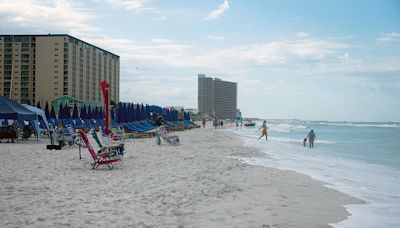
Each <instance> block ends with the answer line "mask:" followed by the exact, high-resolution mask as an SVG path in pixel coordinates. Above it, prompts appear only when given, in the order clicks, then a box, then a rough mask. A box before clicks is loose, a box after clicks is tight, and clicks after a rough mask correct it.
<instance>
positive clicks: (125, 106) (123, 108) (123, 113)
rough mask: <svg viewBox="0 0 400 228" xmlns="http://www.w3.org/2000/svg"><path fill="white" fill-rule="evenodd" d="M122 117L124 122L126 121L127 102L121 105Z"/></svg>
mask: <svg viewBox="0 0 400 228" xmlns="http://www.w3.org/2000/svg"><path fill="white" fill-rule="evenodd" d="M122 119H123V122H124V123H126V122H128V104H127V103H124V104H123V105H122Z"/></svg>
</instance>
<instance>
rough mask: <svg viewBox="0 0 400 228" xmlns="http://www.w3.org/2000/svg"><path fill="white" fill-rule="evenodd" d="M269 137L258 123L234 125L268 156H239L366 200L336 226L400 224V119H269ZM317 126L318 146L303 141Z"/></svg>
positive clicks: (385, 225)
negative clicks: (262, 134)
mask: <svg viewBox="0 0 400 228" xmlns="http://www.w3.org/2000/svg"><path fill="white" fill-rule="evenodd" d="M267 122H268V123H267V126H268V127H269V131H268V132H269V133H268V141H265V138H263V139H257V138H258V137H259V136H260V131H259V130H258V129H259V127H260V126H261V122H256V123H257V124H256V126H255V127H244V126H243V127H242V128H240V127H238V128H236V127H231V128H229V129H228V131H232V132H234V133H236V134H238V135H239V136H240V137H241V138H242V139H243V140H244V141H245V145H247V146H252V147H257V148H259V149H260V150H261V151H262V152H264V153H265V155H266V156H265V158H261V159H260V158H244V157H236V159H239V160H241V161H242V162H245V163H249V164H252V165H261V166H268V167H275V168H279V169H285V170H293V171H297V172H300V173H304V174H307V175H309V176H311V177H312V178H314V179H317V180H321V181H324V182H326V183H327V185H326V186H327V187H330V188H333V189H336V190H339V191H341V192H343V193H346V194H348V195H351V196H354V197H357V198H359V199H362V200H364V201H365V202H366V203H365V204H361V205H346V209H347V210H348V211H349V212H350V213H351V214H352V215H351V216H350V217H349V218H348V219H346V220H344V221H341V222H339V223H337V224H331V225H333V226H334V227H400V123H362V122H326V121H301V120H267ZM311 129H314V131H315V133H316V135H317V140H316V141H315V143H314V148H312V149H310V148H308V147H303V139H304V138H305V137H306V135H307V133H308V132H309V131H310V130H311Z"/></svg>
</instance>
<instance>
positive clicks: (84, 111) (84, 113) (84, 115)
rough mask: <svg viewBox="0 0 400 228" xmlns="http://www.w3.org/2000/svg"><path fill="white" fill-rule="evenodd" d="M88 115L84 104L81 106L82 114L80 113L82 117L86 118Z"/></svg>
mask: <svg viewBox="0 0 400 228" xmlns="http://www.w3.org/2000/svg"><path fill="white" fill-rule="evenodd" d="M86 116H87V112H86V106H85V105H84V106H82V107H81V115H80V117H81V119H86Z"/></svg>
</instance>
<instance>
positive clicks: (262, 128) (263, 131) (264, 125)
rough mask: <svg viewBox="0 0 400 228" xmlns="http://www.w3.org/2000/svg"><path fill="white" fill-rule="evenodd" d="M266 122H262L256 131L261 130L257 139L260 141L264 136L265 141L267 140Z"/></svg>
mask: <svg viewBox="0 0 400 228" xmlns="http://www.w3.org/2000/svg"><path fill="white" fill-rule="evenodd" d="M267 129H268V127H267V121H266V120H264V121H263V124H262V125H261V127H260V128H259V129H258V130H261V136H260V137H258V139H261V138H262V137H263V136H264V135H265V140H268V134H267Z"/></svg>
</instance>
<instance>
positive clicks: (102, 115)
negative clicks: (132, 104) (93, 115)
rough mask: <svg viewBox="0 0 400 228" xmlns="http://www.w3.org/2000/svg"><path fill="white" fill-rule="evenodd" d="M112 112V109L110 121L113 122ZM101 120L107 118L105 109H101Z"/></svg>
mask: <svg viewBox="0 0 400 228" xmlns="http://www.w3.org/2000/svg"><path fill="white" fill-rule="evenodd" d="M111 111H112V109H110V119H111V120H112V116H111ZM100 118H101V119H104V118H106V112H105V111H104V109H103V108H100Z"/></svg>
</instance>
